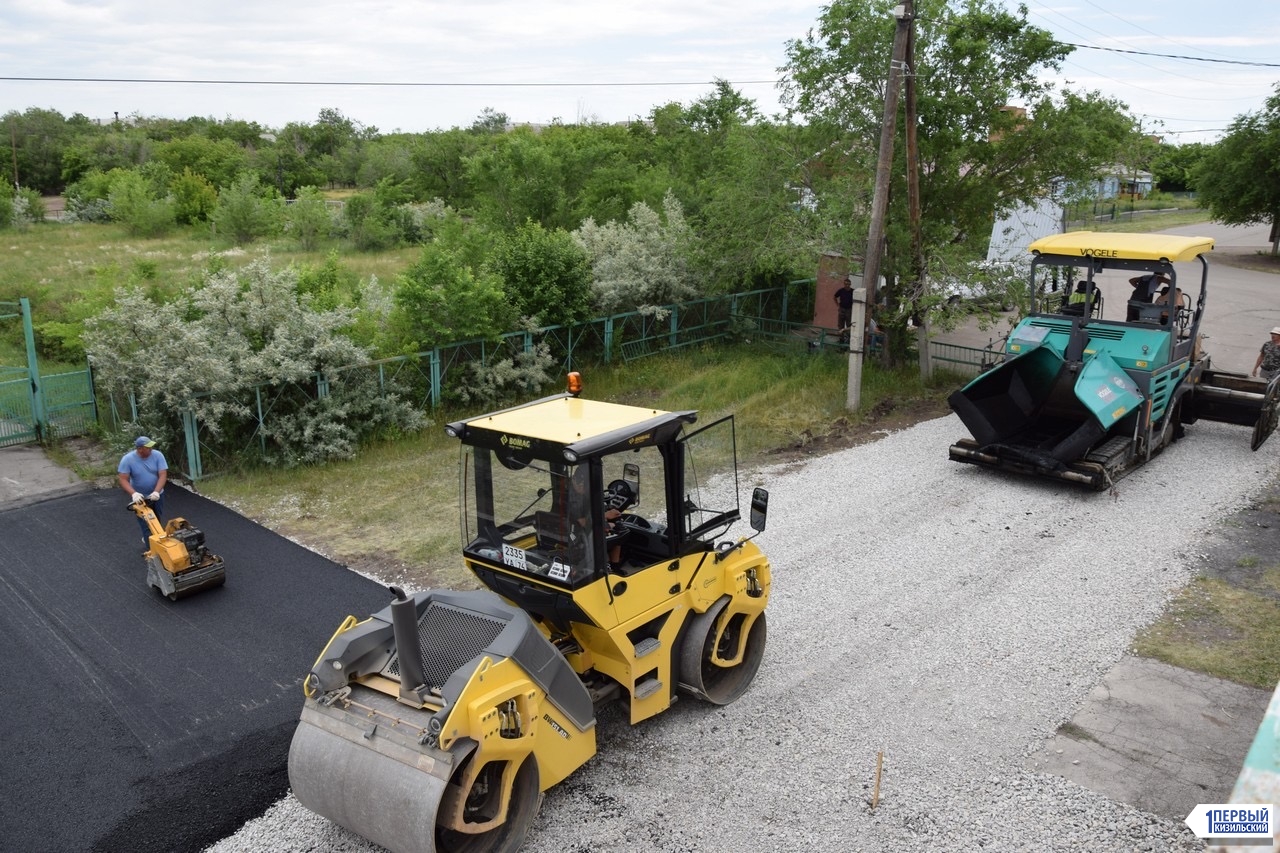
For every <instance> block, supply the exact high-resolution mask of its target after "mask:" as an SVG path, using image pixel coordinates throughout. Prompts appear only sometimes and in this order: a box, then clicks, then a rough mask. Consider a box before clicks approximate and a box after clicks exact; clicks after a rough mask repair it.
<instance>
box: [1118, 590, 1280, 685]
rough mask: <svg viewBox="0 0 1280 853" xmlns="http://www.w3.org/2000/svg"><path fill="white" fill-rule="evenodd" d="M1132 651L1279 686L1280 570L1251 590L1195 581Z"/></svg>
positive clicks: (1238, 679) (1243, 680)
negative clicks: (1277, 683)
mask: <svg viewBox="0 0 1280 853" xmlns="http://www.w3.org/2000/svg"><path fill="white" fill-rule="evenodd" d="M1133 648H1134V651H1135V652H1136V653H1137V654H1139V655H1142V656H1144V657H1151V658H1155V659H1157V660H1162V661H1164V662H1166V663H1169V664H1173V665H1174V666H1180V667H1183V668H1185V669H1193V670H1196V671H1198V672H1205V673H1208V674H1210V675H1215V676H1217V677H1219V678H1225V679H1228V680H1231V681H1235V682H1239V683H1240V684H1248V685H1251V686H1253V687H1259V688H1262V689H1266V690H1270V689H1271V688H1273V687H1275V685H1276V682H1277V681H1280V566H1276V567H1272V568H1270V569H1268V570H1267V571H1265V572H1264V573H1262V575H1261V578H1260V580H1259V582H1258V583H1257V584H1255V585H1253V587H1252V588H1247V587H1242V586H1237V585H1232V584H1229V583H1227V582H1226V581H1224V580H1222V579H1220V578H1209V577H1199V578H1196V579H1195V580H1193V581H1192V582H1191V583H1190V584H1188V585H1187V586H1186V587H1185V588H1184V589H1183V590H1182V591H1181V592H1180V593H1179V594H1178V596H1177V597H1176V598H1175V599H1174V600H1173V602H1172V603H1171V604H1170V605H1169V608H1168V609H1167V610H1166V611H1165V614H1164V615H1163V616H1162V617H1161V618H1160V620H1159V621H1158V622H1155V623H1154V624H1152V625H1150V626H1148V627H1147V628H1146V629H1145V630H1143V631H1142V633H1140V634H1139V635H1138V637H1137V638H1136V639H1135V640H1134V644H1133Z"/></svg>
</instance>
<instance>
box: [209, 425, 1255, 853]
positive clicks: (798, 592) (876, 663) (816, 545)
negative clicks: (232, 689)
mask: <svg viewBox="0 0 1280 853" xmlns="http://www.w3.org/2000/svg"><path fill="white" fill-rule="evenodd" d="M964 434H965V430H964V428H963V427H962V426H961V424H960V422H959V421H958V420H957V419H956V418H955V417H954V416H949V417H945V418H940V419H937V420H933V421H928V422H925V423H922V424H919V425H917V426H915V427H913V428H911V429H908V430H904V431H902V432H898V433H895V434H892V435H889V436H886V437H885V438H884V439H882V440H880V441H878V442H876V443H874V444H871V445H864V446H861V447H855V448H851V449H848V450H844V451H841V452H838V453H834V454H831V455H827V456H823V457H820V458H815V459H814V460H813V461H811V462H808V463H804V464H795V465H789V466H784V467H780V468H775V469H771V470H766V471H760V472H752V473H750V474H748V475H747V476H745V477H744V478H743V486H744V489H749V488H750V486H752V485H757V484H761V485H766V486H767V487H768V488H769V489H770V492H771V499H770V506H769V529H768V530H767V531H766V532H765V533H764V534H763V535H761V536H760V538H759V539H758V540H757V541H758V542H759V543H760V545H761V547H762V548H763V549H764V551H765V552H766V553H767V554H768V555H769V557H770V559H771V560H772V562H773V570H774V575H773V592H772V600H771V601H770V604H769V611H768V613H769V646H768V651H767V653H766V657H765V662H764V665H763V667H762V668H761V671H760V674H759V676H758V677H757V679H756V682H755V684H754V685H753V687H752V688H751V690H750V691H749V692H748V693H747V695H746V696H745V697H744V698H743V699H742V700H740V701H739V702H737V703H736V704H734V705H732V706H730V707H727V708H714V707H711V706H707V705H702V704H699V703H697V702H694V701H690V700H684V701H681V702H680V703H679V704H678V705H677V706H676V707H675V708H673V709H672V710H671V711H670V712H668V713H666V714H664V715H662V716H661V717H659V718H657V719H654V720H650V721H648V722H645V723H643V724H641V725H639V726H637V727H634V728H632V727H630V726H629V725H628V724H627V723H626V720H625V718H624V717H623V716H622V715H621V714H620V713H618V712H617V711H614V710H606V711H605V712H603V713H602V714H601V718H600V738H599V740H600V752H599V754H598V755H597V756H596V757H595V758H593V759H592V760H591V761H590V762H589V763H588V764H587V766H585V767H584V768H582V769H581V770H579V771H578V772H577V773H576V774H575V775H574V776H572V777H570V779H568V780H567V781H566V782H565V783H563V784H561V785H560V786H558V787H557V788H555V789H553V790H552V791H550V792H549V793H548V795H547V797H546V799H545V801H544V803H543V806H542V811H541V814H540V816H539V818H538V822H537V824H536V826H535V829H534V832H533V833H532V835H531V837H530V839H529V841H528V843H527V844H526V846H525V848H524V849H525V850H526V851H528V853H566V851H569V852H570V853H572V852H573V851H581V853H586V851H592V853H601V851H672V852H673V853H674V851H748V850H771V851H797V853H799V851H806V853H809V852H811V851H841V853H845V851H851V850H868V851H872V850H893V851H917V850H918V851H926V850H927V851H931V853H932V851H940V850H941V851H950V850H957V851H959V850H965V851H970V850H976V849H996V850H1037V851H1046V850H1061V851H1073V853H1074V851H1079V850H1086V849H1087V850H1093V851H1111V850H1116V851H1119V850H1153V851H1155V850H1159V851H1166V850H1201V849H1203V845H1202V844H1201V843H1200V842H1198V841H1197V840H1196V839H1195V838H1194V837H1193V836H1192V835H1191V833H1190V831H1189V830H1187V829H1186V827H1184V826H1183V825H1182V824H1181V823H1180V822H1177V821H1171V820H1167V819H1163V818H1159V817H1156V816H1154V815H1151V814H1147V813H1145V812H1141V811H1138V810H1136V809H1134V808H1132V807H1130V806H1128V805H1125V804H1122V803H1118V802H1114V801H1112V800H1110V799H1108V798H1106V797H1105V796H1102V795H1100V794H1096V793H1093V792H1091V791H1089V790H1086V789H1084V788H1081V787H1079V786H1078V785H1075V784H1074V783H1071V782H1068V781H1066V780H1065V779H1063V778H1061V777H1058V776H1053V775H1048V774H1039V773H1035V772H1031V771H1029V770H1027V769H1024V766H1023V762H1024V757H1025V756H1026V755H1027V754H1029V753H1030V752H1032V751H1034V750H1036V749H1037V748H1039V747H1041V746H1042V745H1043V743H1044V741H1045V740H1046V739H1047V738H1049V737H1050V736H1052V734H1053V733H1054V731H1055V729H1056V728H1057V727H1058V726H1059V725H1060V724H1061V723H1063V722H1065V721H1067V720H1068V719H1070V717H1071V715H1072V714H1073V713H1074V711H1075V710H1076V709H1077V708H1078V707H1079V705H1080V704H1081V703H1082V702H1083V700H1084V699H1085V697H1086V695H1087V694H1088V693H1089V691H1090V689H1091V688H1092V687H1093V686H1094V685H1095V684H1096V683H1098V681H1099V680H1100V679H1101V678H1102V677H1103V675H1104V674H1105V673H1106V672H1107V671H1108V669H1109V668H1110V667H1111V666H1112V665H1113V664H1114V663H1115V662H1116V661H1117V660H1118V659H1119V658H1120V657H1121V655H1122V654H1123V653H1124V652H1125V650H1126V649H1127V647H1128V646H1129V643H1130V641H1131V640H1132V638H1133V636H1134V634H1135V632H1136V631H1137V630H1138V629H1139V628H1140V627H1142V626H1143V625H1145V624H1147V623H1148V622H1150V621H1151V620H1152V619H1154V618H1155V617H1156V616H1157V615H1158V614H1159V612H1160V610H1161V608H1162V607H1163V605H1164V603H1165V601H1166V599H1167V597H1168V596H1169V595H1170V594H1171V593H1172V592H1173V591H1175V590H1176V589H1177V588H1178V587H1179V586H1180V585H1182V584H1183V583H1185V582H1186V581H1187V580H1188V579H1189V578H1190V577H1191V576H1192V575H1193V574H1194V573H1195V570H1196V566H1197V562H1198V561H1199V560H1200V559H1202V553H1203V551H1202V549H1201V546H1200V544H1199V543H1200V542H1201V540H1202V538H1203V536H1204V534H1205V532H1206V531H1208V530H1211V529H1213V528H1214V526H1215V525H1216V524H1217V523H1219V522H1220V521H1221V520H1222V519H1223V518H1224V517H1225V516H1226V515H1227V514H1228V513H1230V512H1231V511H1233V510H1236V509H1238V508H1240V507H1241V506H1243V505H1244V504H1246V503H1247V501H1248V500H1249V498H1250V497H1251V496H1252V495H1254V494H1256V493H1257V492H1258V491H1259V490H1260V489H1261V488H1262V487H1263V486H1264V485H1266V484H1267V483H1268V482H1270V481H1271V480H1273V479H1274V478H1275V477H1276V475H1277V474H1278V473H1280V439H1276V438H1273V439H1272V440H1271V442H1269V443H1268V444H1267V445H1266V446H1264V447H1263V449H1262V450H1261V451H1260V452H1258V453H1251V452H1250V450H1249V432H1248V431H1247V430H1245V429H1242V428H1239V427H1231V426H1225V425H1219V424H1211V423H1206V422H1203V421H1202V422H1200V423H1198V424H1195V425H1194V426H1192V427H1189V428H1188V430H1187V436H1186V438H1184V439H1183V440H1182V441H1179V442H1178V443H1176V444H1175V445H1174V446H1173V447H1171V448H1170V449H1169V450H1168V451H1166V452H1165V453H1164V454H1163V455H1162V456H1161V457H1160V458H1158V459H1156V460H1154V461H1153V462H1152V463H1151V464H1149V465H1147V466H1145V468H1143V469H1140V470H1138V471H1137V472H1136V473H1134V474H1132V475H1130V476H1128V477H1126V478H1125V479H1123V480H1121V481H1120V483H1119V484H1118V486H1117V488H1116V490H1115V492H1114V493H1112V494H1105V493H1102V494H1099V493H1091V492H1084V491H1080V490H1078V489H1076V488H1072V487H1068V486H1066V485H1058V484H1054V483H1047V482H1039V481H1034V480H1030V479H1026V478H1017V477H1011V476H1006V475H1003V474H1000V473H998V472H992V471H987V470H981V469H978V468H974V467H970V466H964V465H959V464H956V463H953V462H950V461H948V459H947V446H948V445H949V444H950V443H951V442H952V441H954V440H955V439H957V438H959V437H961V436H962V435H964ZM1198 549H1200V550H1198ZM881 751H883V755H884V769H883V775H882V778H881V783H880V800H879V804H878V807H877V808H876V809H874V810H873V809H872V808H871V799H872V788H873V783H874V779H875V770H876V761H877V754H878V753H880V752H881ZM268 849H269V850H273V851H316V853H325V851H368V850H374V849H376V848H373V847H371V846H369V845H368V844H367V843H365V842H364V841H362V840H361V839H359V838H357V837H355V836H352V835H351V834H349V833H347V832H345V831H343V830H341V829H340V828H337V827H335V826H333V825H332V824H330V823H328V822H327V821H325V820H324V819H322V818H319V817H317V816H315V815H312V814H311V813H310V812H307V811H306V810H305V809H302V808H301V807H300V806H299V805H298V804H297V803H296V801H294V800H292V799H291V798H286V799H284V800H282V801H280V802H279V803H278V804H277V805H276V806H274V807H273V808H272V809H271V810H270V811H269V812H268V813H267V814H266V815H264V816H263V817H262V818H261V819H259V820H257V821H254V822H252V823H250V824H248V825H246V826H245V828H244V829H243V830H241V832H240V833H238V834H237V835H235V836H233V837H231V838H229V839H226V840H224V841H222V842H220V843H219V844H218V845H215V846H214V847H213V848H211V850H212V851H215V852H216V853H230V851H237V853H241V852H242V851H251V850H268Z"/></svg>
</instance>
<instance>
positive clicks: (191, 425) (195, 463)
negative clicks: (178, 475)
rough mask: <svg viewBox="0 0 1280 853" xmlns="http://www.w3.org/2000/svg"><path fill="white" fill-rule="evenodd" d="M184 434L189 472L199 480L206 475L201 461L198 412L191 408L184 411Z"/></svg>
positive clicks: (194, 478) (192, 477) (193, 478)
mask: <svg viewBox="0 0 1280 853" xmlns="http://www.w3.org/2000/svg"><path fill="white" fill-rule="evenodd" d="M182 434H183V436H184V437H185V439H186V442H187V472H188V473H189V474H190V475H191V479H192V480H199V479H201V478H202V477H204V469H203V466H202V465H201V463H200V426H199V424H197V423H196V413H195V412H193V411H191V410H190V409H186V410H185V411H183V413H182Z"/></svg>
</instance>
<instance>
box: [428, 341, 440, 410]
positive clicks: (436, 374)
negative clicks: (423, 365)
mask: <svg viewBox="0 0 1280 853" xmlns="http://www.w3.org/2000/svg"><path fill="white" fill-rule="evenodd" d="M430 364H431V408H433V409H438V408H440V347H436V348H435V349H433V350H432V351H431V353H430Z"/></svg>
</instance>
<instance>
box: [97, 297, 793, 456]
mask: <svg viewBox="0 0 1280 853" xmlns="http://www.w3.org/2000/svg"><path fill="white" fill-rule="evenodd" d="M811 284H812V280H805V281H798V282H792V283H790V284H789V285H788V286H784V287H772V288H760V289H756V290H751V291H746V292H742V293H734V294H726V295H724V296H716V297H708V298H705V299H698V300H693V301H691V302H686V303H680V304H674V305H667V306H662V307H661V308H658V309H655V310H651V311H644V312H640V311H632V312H625V313H621V314H614V315H611V316H608V317H601V318H597V319H594V320H591V321H588V322H586V323H581V324H577V325H573V326H560V325H552V326H544V327H542V328H537V329H529V330H521V331H515V332H508V333H506V334H503V335H500V336H498V338H496V339H494V340H473V341H461V342H457V343H452V344H448V345H445V346H440V347H436V348H434V349H431V350H427V351H424V352H420V353H415V354H414V355H409V356H399V357H395V358H386V359H380V360H378V361H373V362H369V363H366V364H357V365H350V366H347V367H343V368H340V369H338V370H335V371H331V372H329V373H328V374H314V375H312V376H311V377H309V378H308V379H307V380H306V381H303V382H295V383H284V384H282V385H270V386H268V385H263V386H259V387H257V388H254V389H253V390H252V391H250V392H248V396H247V397H245V398H243V399H240V400H238V401H237V403H239V405H240V406H241V407H242V408H243V409H245V410H247V411H248V412H249V413H250V415H249V419H248V420H247V421H246V422H244V423H243V424H240V425H239V426H240V427H241V429H239V431H238V432H237V435H238V436H239V438H238V439H237V440H236V441H235V442H234V443H232V444H231V445H228V444H227V443H226V441H225V430H224V434H223V435H222V436H220V437H219V439H218V440H216V441H215V440H213V434H212V433H213V430H212V429H211V425H210V424H206V423H200V422H199V418H197V417H196V416H195V415H194V414H192V413H191V412H186V413H183V415H182V428H181V436H180V437H179V438H178V439H177V441H176V442H175V444H176V445H177V446H174V447H172V448H171V453H169V454H168V455H169V457H170V464H171V465H175V466H176V465H183V466H184V468H185V470H184V471H183V472H182V473H183V474H184V475H185V476H187V477H190V478H191V479H193V480H198V479H201V478H202V477H205V476H208V475H211V474H215V473H218V472H219V471H223V470H226V469H227V468H228V467H229V466H230V465H231V463H232V461H233V459H234V457H235V456H237V455H240V454H243V453H257V454H260V455H264V456H265V455H266V454H267V452H268V450H269V448H268V443H267V439H268V435H269V432H270V424H271V419H272V415H273V412H275V411H277V410H278V409H279V408H280V407H281V405H282V403H283V402H284V401H286V400H288V401H290V408H293V407H294V406H296V405H297V404H298V403H305V402H306V401H308V400H310V401H315V400H320V399H322V398H324V397H326V396H328V395H330V394H332V393H333V392H334V391H335V389H336V388H338V387H340V386H342V385H344V384H351V383H371V384H376V389H377V390H376V393H379V394H383V395H385V394H396V395H398V396H399V397H401V398H402V399H404V400H406V401H408V402H410V403H411V404H413V405H414V406H416V407H417V408H419V409H421V410H426V411H432V410H436V409H438V408H439V407H440V406H441V405H442V404H444V403H446V402H448V400H449V399H451V395H454V394H456V393H457V392H458V391H459V390H460V389H461V387H462V386H463V383H465V382H466V381H467V379H468V377H467V374H466V371H467V370H468V369H469V368H470V366H471V365H480V366H483V367H488V366H491V365H493V364H495V363H497V362H499V361H501V360H503V359H514V358H516V357H518V356H519V355H521V354H523V353H532V352H533V351H534V350H535V348H537V347H539V346H545V347H546V348H547V350H548V351H549V352H550V354H551V356H552V358H553V359H554V360H555V363H556V364H557V365H558V366H559V368H560V370H561V371H562V372H567V371H569V370H575V369H579V368H580V367H582V366H583V365H586V364H591V363H610V362H613V361H615V360H617V359H623V360H632V359H636V358H643V357H645V356H649V355H655V354H657V353H660V352H665V351H670V350H675V349H680V348H684V347H689V346H697V345H701V344H706V343H710V342H715V341H719V340H723V339H725V338H726V337H727V336H728V335H729V334H730V333H731V330H732V329H733V327H734V323H735V322H737V323H740V322H741V321H742V318H750V319H751V321H752V322H757V323H766V322H775V321H777V322H782V321H783V319H784V318H785V317H786V316H787V312H788V311H789V310H791V308H792V306H793V304H794V301H795V299H796V297H795V295H794V294H795V292H796V290H797V289H799V290H800V291H801V293H802V294H803V293H804V288H805V287H806V286H808V285H811ZM808 298H809V299H810V301H811V299H812V297H811V295H809V296H808ZM109 412H110V415H109V416H110V418H111V419H112V422H113V423H112V427H113V428H119V427H120V426H121V425H123V424H124V423H127V422H134V423H136V422H137V421H138V411H137V403H136V401H135V400H134V399H132V398H131V397H130V398H129V399H124V400H116V399H111V400H110V406H109ZM179 460H182V461H179Z"/></svg>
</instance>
